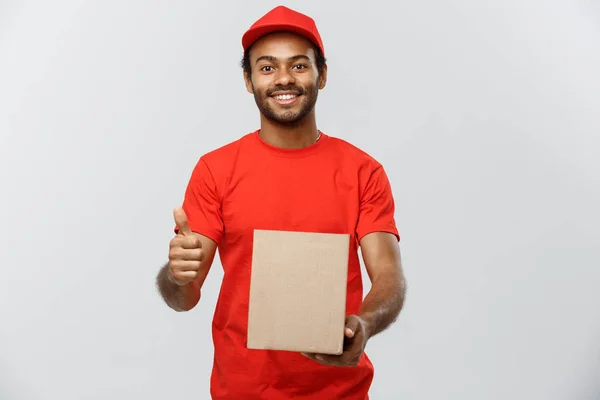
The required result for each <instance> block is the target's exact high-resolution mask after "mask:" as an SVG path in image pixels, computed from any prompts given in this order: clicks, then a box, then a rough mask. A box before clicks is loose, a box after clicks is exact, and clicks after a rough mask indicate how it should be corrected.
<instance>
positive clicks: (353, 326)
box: [344, 315, 360, 338]
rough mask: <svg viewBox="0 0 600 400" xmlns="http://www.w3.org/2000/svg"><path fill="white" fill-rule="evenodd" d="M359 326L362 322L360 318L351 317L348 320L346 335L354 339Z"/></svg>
mask: <svg viewBox="0 0 600 400" xmlns="http://www.w3.org/2000/svg"><path fill="white" fill-rule="evenodd" d="M359 325H360V321H359V320H358V317H357V316H355V315H350V316H349V317H348V318H347V319H346V328H345V329H344V335H345V336H346V337H349V338H352V337H354V334H355V333H356V331H358V329H359Z"/></svg>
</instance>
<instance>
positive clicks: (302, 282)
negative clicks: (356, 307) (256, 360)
mask: <svg viewBox="0 0 600 400" xmlns="http://www.w3.org/2000/svg"><path fill="white" fill-rule="evenodd" d="M349 246H350V235H347V234H329V233H307V232H288V231H269V230H255V231H254V248H253V255H252V271H251V277H250V304H249V311H248V344H247V346H248V348H249V349H264V350H288V351H298V352H309V353H322V354H341V353H342V349H343V343H344V323H345V315H346V286H347V279H348V256H349Z"/></svg>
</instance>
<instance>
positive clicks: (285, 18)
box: [242, 6, 325, 55]
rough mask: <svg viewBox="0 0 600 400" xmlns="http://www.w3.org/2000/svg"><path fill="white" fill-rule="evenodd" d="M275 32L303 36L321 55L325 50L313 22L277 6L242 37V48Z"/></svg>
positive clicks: (295, 12) (308, 18) (302, 15)
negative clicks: (316, 47)
mask: <svg viewBox="0 0 600 400" xmlns="http://www.w3.org/2000/svg"><path fill="white" fill-rule="evenodd" d="M276 31H286V32H293V33H296V34H298V35H301V36H304V37H305V38H307V39H308V40H310V41H311V42H313V43H314V44H315V45H317V46H318V47H319V49H320V50H321V52H322V53H323V55H325V49H324V47H323V41H322V40H321V35H319V31H318V30H317V25H316V23H315V21H314V20H313V19H312V18H311V17H309V16H307V15H304V14H301V13H299V12H297V11H294V10H292V9H289V8H287V7H284V6H278V7H275V8H274V9H272V10H271V11H269V12H268V13H266V14H265V15H264V16H262V17H261V18H260V19H259V20H258V21H256V22H255V23H254V24H253V25H252V26H251V27H250V29H248V30H247V31H246V33H244V36H242V47H243V48H244V50H246V49H248V47H250V46H251V45H252V43H254V42H255V41H257V40H258V39H259V38H260V37H262V36H264V35H266V34H267V33H271V32H276Z"/></svg>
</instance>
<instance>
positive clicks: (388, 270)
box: [157, 32, 406, 367]
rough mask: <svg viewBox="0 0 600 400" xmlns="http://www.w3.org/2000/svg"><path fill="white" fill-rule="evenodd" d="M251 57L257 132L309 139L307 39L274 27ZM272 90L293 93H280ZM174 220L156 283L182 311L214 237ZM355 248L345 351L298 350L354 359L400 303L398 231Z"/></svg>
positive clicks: (272, 138) (191, 302)
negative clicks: (362, 270) (355, 279)
mask: <svg viewBox="0 0 600 400" xmlns="http://www.w3.org/2000/svg"><path fill="white" fill-rule="evenodd" d="M250 62H251V68H252V71H251V72H250V74H248V73H244V80H245V84H246V89H247V90H248V92H249V93H251V94H253V95H254V98H255V101H256V103H257V106H258V108H259V110H260V111H261V130H260V136H261V139H262V140H263V141H265V142H266V143H268V144H270V145H272V146H276V147H281V148H289V149H294V148H303V147H306V146H310V145H312V144H313V143H314V142H315V140H316V139H317V138H318V135H319V132H318V129H317V122H316V116H315V103H316V99H317V93H318V91H319V90H322V89H323V88H324V87H325V84H326V81H327V67H326V66H325V68H324V69H323V71H321V72H319V71H318V69H317V65H316V58H315V51H314V46H313V44H312V43H311V42H310V41H308V40H307V39H305V38H303V37H301V36H298V35H295V34H292V33H282V32H278V33H273V34H270V35H266V36H264V37H263V38H261V39H260V40H258V41H257V42H255V43H254V45H253V46H252V49H251V51H250ZM278 94H287V95H288V96H292V97H294V100H293V101H290V100H281V99H279V100H278V99H277V98H276V96H277V95H278ZM175 222H176V223H177V226H178V227H179V228H180V233H179V234H178V235H177V236H176V237H175V238H174V239H173V240H172V241H171V245H170V252H169V260H170V261H169V263H167V265H165V266H164V267H163V269H162V270H161V272H160V273H159V276H158V277H157V285H158V287H159V290H160V291H161V294H162V296H163V298H164V299H165V301H166V303H167V304H168V305H169V306H170V307H171V308H173V309H175V310H178V311H188V310H191V309H192V308H193V307H195V306H196V304H197V303H198V301H199V299H200V291H201V288H202V285H203V283H204V280H205V279H206V275H207V273H208V270H209V269H210V266H211V264H212V260H213V258H214V255H215V251H216V248H217V244H216V243H215V242H213V241H212V240H211V239H209V238H207V237H204V236H202V235H199V234H197V233H194V232H192V231H191V230H190V229H189V227H188V226H187V218H186V217H185V214H184V213H183V211H182V210H181V209H180V208H178V209H176V210H175ZM360 249H361V254H362V257H363V260H364V263H365V266H366V269H367V273H368V275H369V279H370V280H371V289H370V291H369V293H368V294H367V296H366V297H365V299H364V301H363V303H362V305H361V307H360V310H359V311H358V313H357V314H356V315H349V316H347V318H346V324H345V330H344V336H345V337H344V349H343V353H342V354H341V355H327V354H312V353H311V354H308V353H303V354H304V355H305V356H306V357H308V358H310V359H312V360H314V361H316V362H319V363H322V364H324V365H329V366H336V367H350V366H355V365H357V364H358V363H359V361H360V359H361V357H362V355H363V353H364V350H365V347H366V345H367V342H368V341H369V339H370V338H372V337H373V336H375V335H377V334H379V333H380V332H382V331H384V330H385V329H387V328H388V327H389V326H390V325H391V324H392V323H393V322H394V321H396V319H397V318H398V315H399V314H400V311H401V309H402V307H403V304H404V296H405V292H406V289H405V288H406V281H405V278H404V273H403V271H402V263H401V258H400V247H399V245H398V241H397V239H396V237H395V236H394V235H392V234H390V233H387V232H374V233H370V234H368V235H365V236H364V237H363V238H362V239H361V241H360Z"/></svg>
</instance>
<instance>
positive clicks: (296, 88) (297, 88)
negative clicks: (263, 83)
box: [267, 86, 304, 96]
mask: <svg viewBox="0 0 600 400" xmlns="http://www.w3.org/2000/svg"><path fill="white" fill-rule="evenodd" d="M284 90H288V91H294V92H298V94H304V89H303V88H301V87H300V86H277V87H274V88H272V89H269V90H267V96H271V95H272V94H273V93H275V92H279V91H284Z"/></svg>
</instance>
